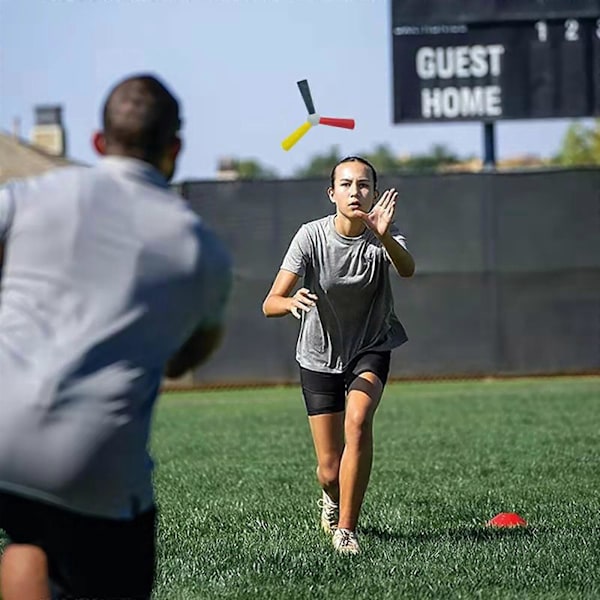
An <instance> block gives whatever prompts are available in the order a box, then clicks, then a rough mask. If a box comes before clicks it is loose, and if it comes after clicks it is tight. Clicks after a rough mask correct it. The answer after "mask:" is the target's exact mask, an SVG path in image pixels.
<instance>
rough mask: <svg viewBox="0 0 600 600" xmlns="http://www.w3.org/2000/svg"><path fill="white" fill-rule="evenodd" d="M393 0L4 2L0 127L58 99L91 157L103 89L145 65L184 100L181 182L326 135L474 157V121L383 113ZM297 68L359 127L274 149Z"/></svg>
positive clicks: (535, 138)
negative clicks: (438, 146) (418, 120)
mask: <svg viewBox="0 0 600 600" xmlns="http://www.w3.org/2000/svg"><path fill="white" fill-rule="evenodd" d="M389 2H390V0H0V129H2V130H5V131H10V130H11V129H12V123H13V119H14V118H15V117H18V118H20V120H21V135H22V137H24V138H26V139H27V138H29V136H30V132H31V128H32V126H33V120H34V118H33V113H34V106H35V105H37V104H46V103H52V104H53V103H58V104H62V105H63V107H64V119H65V125H66V128H67V135H68V151H69V156H70V157H72V158H75V159H78V160H81V161H84V162H88V163H94V162H95V161H96V156H95V154H94V153H93V151H92V149H91V146H90V144H89V138H90V134H91V132H92V131H93V130H94V129H95V128H98V127H99V125H100V120H99V113H100V105H101V103H102V101H103V99H104V97H105V94H106V92H107V90H108V89H109V88H110V87H111V86H112V84H114V83H115V82H116V81H118V80H120V79H121V78H122V77H123V76H125V75H129V74H131V73H135V72H140V71H144V72H147V71H150V72H153V73H155V74H157V75H159V76H160V77H161V78H162V79H163V80H164V81H165V82H166V83H167V84H168V85H169V87H170V88H171V89H172V90H173V91H174V92H175V93H176V95H177V96H178V98H179V99H180V101H181V104H182V107H183V113H184V118H185V129H184V132H183V135H184V142H185V147H184V153H183V155H182V159H181V161H180V164H179V168H178V172H177V175H176V179H177V180H181V179H212V178H214V177H215V172H216V165H217V162H218V160H219V158H220V157H224V156H233V157H237V158H244V159H247V158H254V159H257V160H259V161H261V162H262V163H263V164H265V165H266V166H268V167H271V168H273V169H275V170H276V171H277V172H278V173H279V174H280V175H282V176H289V175H292V174H293V173H294V171H295V170H297V169H298V168H300V167H302V166H304V165H305V164H306V163H307V162H308V160H309V159H310V158H311V156H314V155H315V154H317V153H321V152H324V151H327V150H329V149H330V148H331V146H334V145H336V146H338V147H339V149H340V152H342V153H343V154H350V153H358V152H368V151H371V150H373V149H374V148H375V147H376V146H377V145H378V144H387V145H388V146H389V147H390V148H391V149H392V150H393V151H394V152H395V153H397V154H398V155H400V154H409V153H412V154H414V153H420V152H425V151H427V150H428V149H429V148H430V147H431V146H432V145H433V144H435V143H443V144H446V145H448V146H449V147H450V148H451V149H452V150H454V151H455V152H457V153H459V154H461V155H467V154H469V155H471V154H475V155H481V153H482V126H481V125H480V124H479V123H468V124H438V125H433V124H423V125H420V124H419V125H416V124H412V125H406V124H402V125H398V124H393V123H392V79H391V70H392V58H391V23H390V4H389ZM300 79H308V81H309V84H310V87H311V91H312V94H313V98H314V101H315V104H316V109H317V111H318V112H319V113H320V114H323V115H326V116H339V117H351V118H354V119H355V120H356V129H355V130H353V131H347V130H340V129H335V128H331V127H322V126H321V127H317V128H314V129H312V130H311V131H309V132H308V134H307V135H306V136H305V137H304V138H303V139H302V140H301V141H300V142H299V143H298V144H297V145H296V146H295V147H294V148H292V149H291V150H290V151H289V152H284V151H283V150H282V149H281V147H280V143H281V140H282V139H283V138H284V137H286V136H287V135H288V134H289V133H291V132H292V131H293V130H294V129H295V128H296V127H298V126H299V125H301V124H302V123H303V122H304V121H305V116H306V112H305V108H304V105H303V103H302V100H301V97H300V94H299V92H298V88H297V86H296V82H297V81H298V80H300ZM567 126H568V121H563V120H546V121H528V122H526V121H516V122H500V123H499V124H498V125H497V133H496V137H497V152H498V156H499V157H500V158H502V157H506V156H513V155H517V154H527V153H529V154H537V155H541V156H548V155H550V154H552V153H553V152H555V151H556V150H557V148H558V146H559V144H560V141H561V139H562V136H563V135H564V132H565V129H566V127H567Z"/></svg>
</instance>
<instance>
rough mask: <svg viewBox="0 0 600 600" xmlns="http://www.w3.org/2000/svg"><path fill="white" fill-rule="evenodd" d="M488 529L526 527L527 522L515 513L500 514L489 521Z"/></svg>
mask: <svg viewBox="0 0 600 600" xmlns="http://www.w3.org/2000/svg"><path fill="white" fill-rule="evenodd" d="M486 525H487V526H488V527H526V526H527V521H526V520H525V519H524V518H523V517H521V516H520V515H518V514H517V513H500V514H497V515H496V516H495V517H494V518H493V519H490V520H489V521H488V522H487V523H486Z"/></svg>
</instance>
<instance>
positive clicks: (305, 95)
mask: <svg viewBox="0 0 600 600" xmlns="http://www.w3.org/2000/svg"><path fill="white" fill-rule="evenodd" d="M298 87H299V88H300V93H301V94H302V100H304V104H305V105H306V110H307V111H308V114H309V115H314V114H315V113H316V112H317V111H316V110H315V105H314V104H313V100H312V96H311V95H310V88H309V87H308V80H306V79H303V80H302V81H299V82H298Z"/></svg>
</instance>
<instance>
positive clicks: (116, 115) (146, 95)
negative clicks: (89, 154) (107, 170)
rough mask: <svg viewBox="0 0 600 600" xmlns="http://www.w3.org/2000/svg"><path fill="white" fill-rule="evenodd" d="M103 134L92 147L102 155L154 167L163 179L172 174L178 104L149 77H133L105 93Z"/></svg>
mask: <svg viewBox="0 0 600 600" xmlns="http://www.w3.org/2000/svg"><path fill="white" fill-rule="evenodd" d="M102 122H103V123H102V125H103V131H102V132H98V133H96V134H95V135H94V147H95V148H96V150H97V151H98V152H99V153H100V154H103V155H107V156H110V155H113V156H128V157H131V158H137V159H140V160H143V161H145V162H148V163H150V164H151V165H154V166H155V167H156V168H157V169H159V170H160V171H161V172H162V173H163V174H164V175H165V177H167V179H170V178H171V177H172V176H173V173H174V172H175V161H176V159H177V155H178V153H179V150H180V149H181V141H180V139H179V137H178V135H177V133H178V131H179V129H180V127H181V120H180V117H179V103H178V102H177V100H176V99H175V97H174V96H173V95H172V94H171V92H169V90H168V89H167V88H166V87H165V86H164V85H163V84H162V83H161V82H160V81H159V80H158V79H156V77H153V76H152V75H135V76H132V77H128V78H127V79H125V80H123V81H121V82H120V83H118V84H117V85H116V86H115V87H114V88H113V89H112V90H111V91H110V93H109V95H108V98H107V99H106V102H105V103H104V107H103V112H102Z"/></svg>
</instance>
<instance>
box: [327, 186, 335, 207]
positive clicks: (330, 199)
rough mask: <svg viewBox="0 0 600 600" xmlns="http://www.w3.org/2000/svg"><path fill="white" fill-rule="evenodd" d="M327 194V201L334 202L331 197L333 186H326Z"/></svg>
mask: <svg viewBox="0 0 600 600" xmlns="http://www.w3.org/2000/svg"><path fill="white" fill-rule="evenodd" d="M327 195H328V196H329V201H330V202H333V203H334V204H335V200H334V199H333V188H332V187H328V188H327Z"/></svg>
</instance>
